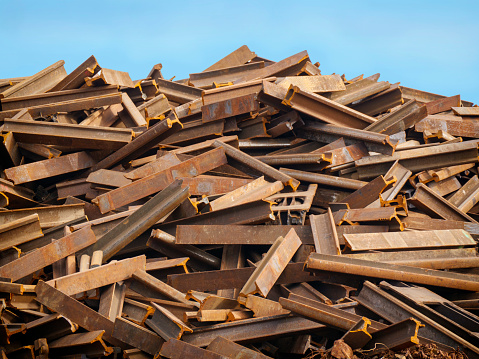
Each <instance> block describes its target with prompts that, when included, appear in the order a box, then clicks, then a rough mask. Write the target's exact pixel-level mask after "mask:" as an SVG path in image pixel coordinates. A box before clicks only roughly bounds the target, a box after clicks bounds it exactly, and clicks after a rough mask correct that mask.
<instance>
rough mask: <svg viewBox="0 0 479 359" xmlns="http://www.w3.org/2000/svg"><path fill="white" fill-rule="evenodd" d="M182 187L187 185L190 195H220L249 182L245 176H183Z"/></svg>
mask: <svg viewBox="0 0 479 359" xmlns="http://www.w3.org/2000/svg"><path fill="white" fill-rule="evenodd" d="M182 179H183V185H182V186H183V187H186V186H188V187H189V193H190V195H192V196H202V195H205V196H213V195H220V194H221V195H222V194H225V193H229V192H232V191H235V190H236V189H239V188H241V187H242V186H246V185H248V183H250V182H251V180H250V179H246V178H233V177H219V176H207V175H200V176H197V177H183V178H182Z"/></svg>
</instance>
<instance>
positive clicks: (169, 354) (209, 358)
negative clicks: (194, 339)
mask: <svg viewBox="0 0 479 359" xmlns="http://www.w3.org/2000/svg"><path fill="white" fill-rule="evenodd" d="M160 355H161V357H164V358H168V359H183V358H202V359H228V358H229V357H227V356H224V355H220V354H216V353H214V352H211V351H209V350H205V349H202V348H200V347H197V346H196V345H192V344H188V343H185V342H183V341H181V340H178V339H175V338H172V339H170V340H168V341H167V342H166V343H165V344H163V346H162V347H161V350H160Z"/></svg>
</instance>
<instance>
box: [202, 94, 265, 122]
mask: <svg viewBox="0 0 479 359" xmlns="http://www.w3.org/2000/svg"><path fill="white" fill-rule="evenodd" d="M258 110H259V103H258V101H256V95H255V94H250V95H245V96H241V97H235V98H232V99H228V100H224V101H221V102H216V103H212V104H209V105H204V106H203V107H202V108H201V112H202V122H203V123H207V122H211V121H216V120H220V119H224V118H227V117H232V116H237V115H241V114H244V113H249V112H253V111H258Z"/></svg>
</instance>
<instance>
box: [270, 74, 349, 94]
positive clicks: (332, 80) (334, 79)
mask: <svg viewBox="0 0 479 359" xmlns="http://www.w3.org/2000/svg"><path fill="white" fill-rule="evenodd" d="M276 84H277V85H278V86H280V87H283V88H284V89H286V90H287V89H289V87H290V86H291V85H294V86H297V87H299V88H300V89H301V90H303V91H307V92H313V93H323V92H333V91H340V92H343V91H344V90H346V86H344V82H343V80H342V79H341V76H339V75H324V76H290V77H285V78H283V79H281V80H279V79H278V80H277V82H276Z"/></svg>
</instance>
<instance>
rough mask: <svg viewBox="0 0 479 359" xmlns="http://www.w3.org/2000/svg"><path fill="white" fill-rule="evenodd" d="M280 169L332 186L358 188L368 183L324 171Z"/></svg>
mask: <svg viewBox="0 0 479 359" xmlns="http://www.w3.org/2000/svg"><path fill="white" fill-rule="evenodd" d="M279 170H280V171H281V172H283V173H285V174H287V175H289V176H291V177H294V178H296V179H298V180H301V181H305V182H310V183H317V184H321V185H326V186H331V187H338V188H345V189H352V190H358V189H360V188H362V187H363V186H364V185H366V184H367V183H368V182H364V181H358V180H355V179H351V178H342V177H335V176H331V175H326V174H322V173H313V172H306V171H299V170H293V169H289V168H280V169H279Z"/></svg>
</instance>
